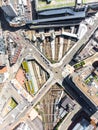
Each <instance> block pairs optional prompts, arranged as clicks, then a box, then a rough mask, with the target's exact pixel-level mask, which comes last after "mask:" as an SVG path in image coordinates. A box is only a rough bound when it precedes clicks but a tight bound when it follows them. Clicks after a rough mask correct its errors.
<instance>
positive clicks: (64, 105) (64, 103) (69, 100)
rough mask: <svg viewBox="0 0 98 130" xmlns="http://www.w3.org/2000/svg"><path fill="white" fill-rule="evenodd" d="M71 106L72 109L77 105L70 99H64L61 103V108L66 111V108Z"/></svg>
mask: <svg viewBox="0 0 98 130" xmlns="http://www.w3.org/2000/svg"><path fill="white" fill-rule="evenodd" d="M68 104H70V106H71V108H72V107H73V106H74V105H75V103H74V102H73V100H72V99H71V98H70V97H65V98H63V99H62V101H61V104H60V105H61V107H63V108H64V109H66V106H67V105H68Z"/></svg>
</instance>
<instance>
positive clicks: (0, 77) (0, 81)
mask: <svg viewBox="0 0 98 130" xmlns="http://www.w3.org/2000/svg"><path fill="white" fill-rule="evenodd" d="M3 80H4V74H0V83H2V82H3Z"/></svg>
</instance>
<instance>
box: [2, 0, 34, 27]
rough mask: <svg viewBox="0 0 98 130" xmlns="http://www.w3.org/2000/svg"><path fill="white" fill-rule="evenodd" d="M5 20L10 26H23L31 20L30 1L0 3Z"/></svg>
mask: <svg viewBox="0 0 98 130" xmlns="http://www.w3.org/2000/svg"><path fill="white" fill-rule="evenodd" d="M2 10H3V11H4V13H5V18H6V20H7V21H8V22H9V24H10V25H11V26H14V27H17V26H23V25H25V24H26V22H27V21H31V20H32V9H31V1H30V0H6V1H5V2H4V1H3V3H2Z"/></svg>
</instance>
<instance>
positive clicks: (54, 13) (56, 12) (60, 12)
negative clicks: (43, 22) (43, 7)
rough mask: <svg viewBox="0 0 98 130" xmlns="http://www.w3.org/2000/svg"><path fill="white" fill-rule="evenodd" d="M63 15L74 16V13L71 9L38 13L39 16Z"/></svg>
mask: <svg viewBox="0 0 98 130" xmlns="http://www.w3.org/2000/svg"><path fill="white" fill-rule="evenodd" d="M63 13H69V14H74V11H73V10H72V9H69V8H66V9H55V10H48V11H42V12H39V13H38V14H39V15H56V14H63Z"/></svg>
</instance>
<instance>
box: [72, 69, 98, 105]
mask: <svg viewBox="0 0 98 130" xmlns="http://www.w3.org/2000/svg"><path fill="white" fill-rule="evenodd" d="M85 71H86V70H85ZM81 75H82V74H81V73H80V74H79V75H77V76H76V77H73V82H74V83H75V85H76V86H77V88H78V89H79V90H80V91H81V92H82V93H83V94H84V95H85V96H86V97H88V99H89V100H90V101H91V102H92V103H93V104H94V105H96V106H98V81H96V80H94V81H93V84H91V86H88V85H87V84H85V82H83V79H82V78H81Z"/></svg>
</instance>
